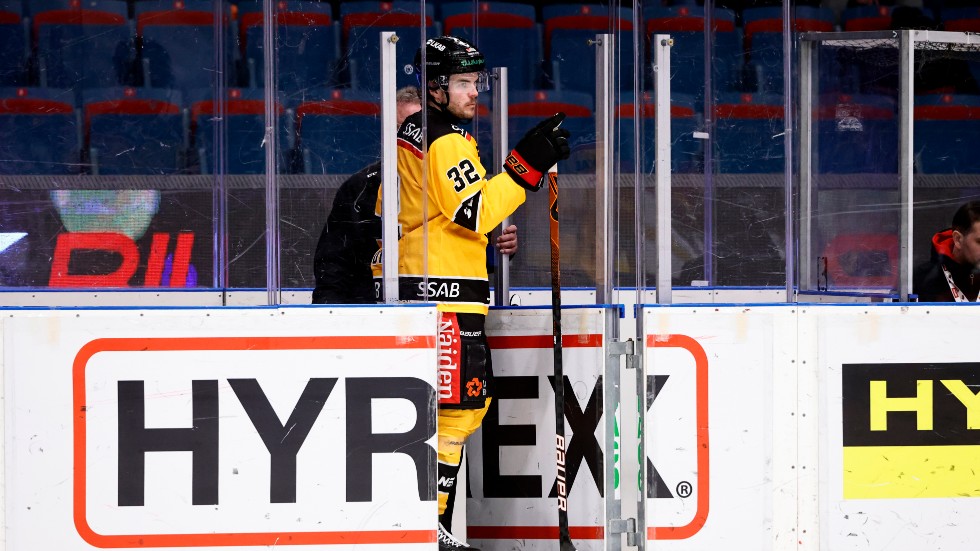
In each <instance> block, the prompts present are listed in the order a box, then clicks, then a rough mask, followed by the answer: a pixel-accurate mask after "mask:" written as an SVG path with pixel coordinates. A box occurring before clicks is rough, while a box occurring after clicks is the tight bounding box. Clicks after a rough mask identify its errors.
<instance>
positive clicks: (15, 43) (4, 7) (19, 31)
mask: <svg viewBox="0 0 980 551" xmlns="http://www.w3.org/2000/svg"><path fill="white" fill-rule="evenodd" d="M27 25H28V20H27V19H25V18H24V9H23V6H22V5H21V0H0V86H21V85H23V84H26V83H27V60H28V59H29V58H30V52H31V49H30V41H29V40H28V37H29V36H30V32H29V30H28V28H27Z"/></svg>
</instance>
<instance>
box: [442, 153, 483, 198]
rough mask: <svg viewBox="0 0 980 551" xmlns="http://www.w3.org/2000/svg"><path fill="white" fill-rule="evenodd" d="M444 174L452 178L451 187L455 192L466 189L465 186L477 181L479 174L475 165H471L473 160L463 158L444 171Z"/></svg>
mask: <svg viewBox="0 0 980 551" xmlns="http://www.w3.org/2000/svg"><path fill="white" fill-rule="evenodd" d="M446 176H448V177H449V179H450V180H452V181H453V182H454V183H453V189H455V190H456V192H457V193H459V192H460V191H463V190H464V189H466V186H468V185H471V184H474V183H476V182H477V181H479V179H480V174H479V173H478V172H477V171H476V167H475V166H473V161H471V160H469V159H463V160H462V161H460V162H459V164H457V165H456V166H454V167H451V168H450V169H449V170H447V171H446Z"/></svg>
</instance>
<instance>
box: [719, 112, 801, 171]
mask: <svg viewBox="0 0 980 551" xmlns="http://www.w3.org/2000/svg"><path fill="white" fill-rule="evenodd" d="M714 114H715V147H714V157H715V162H716V163H717V167H718V171H719V172H722V173H729V174H746V173H760V174H761V173H776V172H782V171H783V164H784V160H785V153H784V152H783V136H784V130H785V129H784V128H783V98H782V96H775V95H764V94H723V95H719V97H718V103H717V104H716V105H715V113H714Z"/></svg>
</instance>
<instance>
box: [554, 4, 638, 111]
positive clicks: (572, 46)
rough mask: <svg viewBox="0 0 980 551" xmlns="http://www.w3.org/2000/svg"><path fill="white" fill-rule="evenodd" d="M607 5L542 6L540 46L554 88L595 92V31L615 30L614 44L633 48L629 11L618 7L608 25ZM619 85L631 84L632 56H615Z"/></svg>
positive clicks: (631, 18)
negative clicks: (617, 60)
mask: <svg viewBox="0 0 980 551" xmlns="http://www.w3.org/2000/svg"><path fill="white" fill-rule="evenodd" d="M609 9H610V8H609V7H607V6H600V5H592V4H560V5H554V6H545V7H544V8H542V19H543V23H544V46H545V55H546V56H547V57H546V59H547V60H548V61H549V63H550V76H551V80H552V82H553V84H554V87H555V89H556V90H568V91H576V92H586V93H589V94H595V86H596V82H595V81H596V75H595V48H594V47H593V46H591V45H590V43H589V41H590V40H595V35H597V34H603V33H609V32H610V31H611V30H615V31H616V39H617V40H618V41H619V45H618V48H619V49H620V51H622V52H632V51H633V11H632V10H630V9H628V8H618V11H617V12H616V13H615V14H614V15H615V16H616V17H615V21H616V22H615V23H614V24H613V25H612V29H611V28H610V21H609V15H610V13H609ZM617 70H618V71H619V73H618V74H619V78H620V80H619V87H620V88H622V89H631V88H632V87H633V56H632V55H623V56H621V57H620V58H619V66H618V67H617Z"/></svg>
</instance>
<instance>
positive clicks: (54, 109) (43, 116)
mask: <svg viewBox="0 0 980 551" xmlns="http://www.w3.org/2000/svg"><path fill="white" fill-rule="evenodd" d="M75 105H76V101H75V93H74V91H72V90H58V89H55V88H0V158H2V159H3V160H4V161H3V162H2V163H0V174H5V175H19V174H58V175H64V174H77V173H78V172H79V171H80V169H81V163H80V160H81V156H80V151H81V124H80V115H79V111H78V109H76V107H75Z"/></svg>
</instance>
